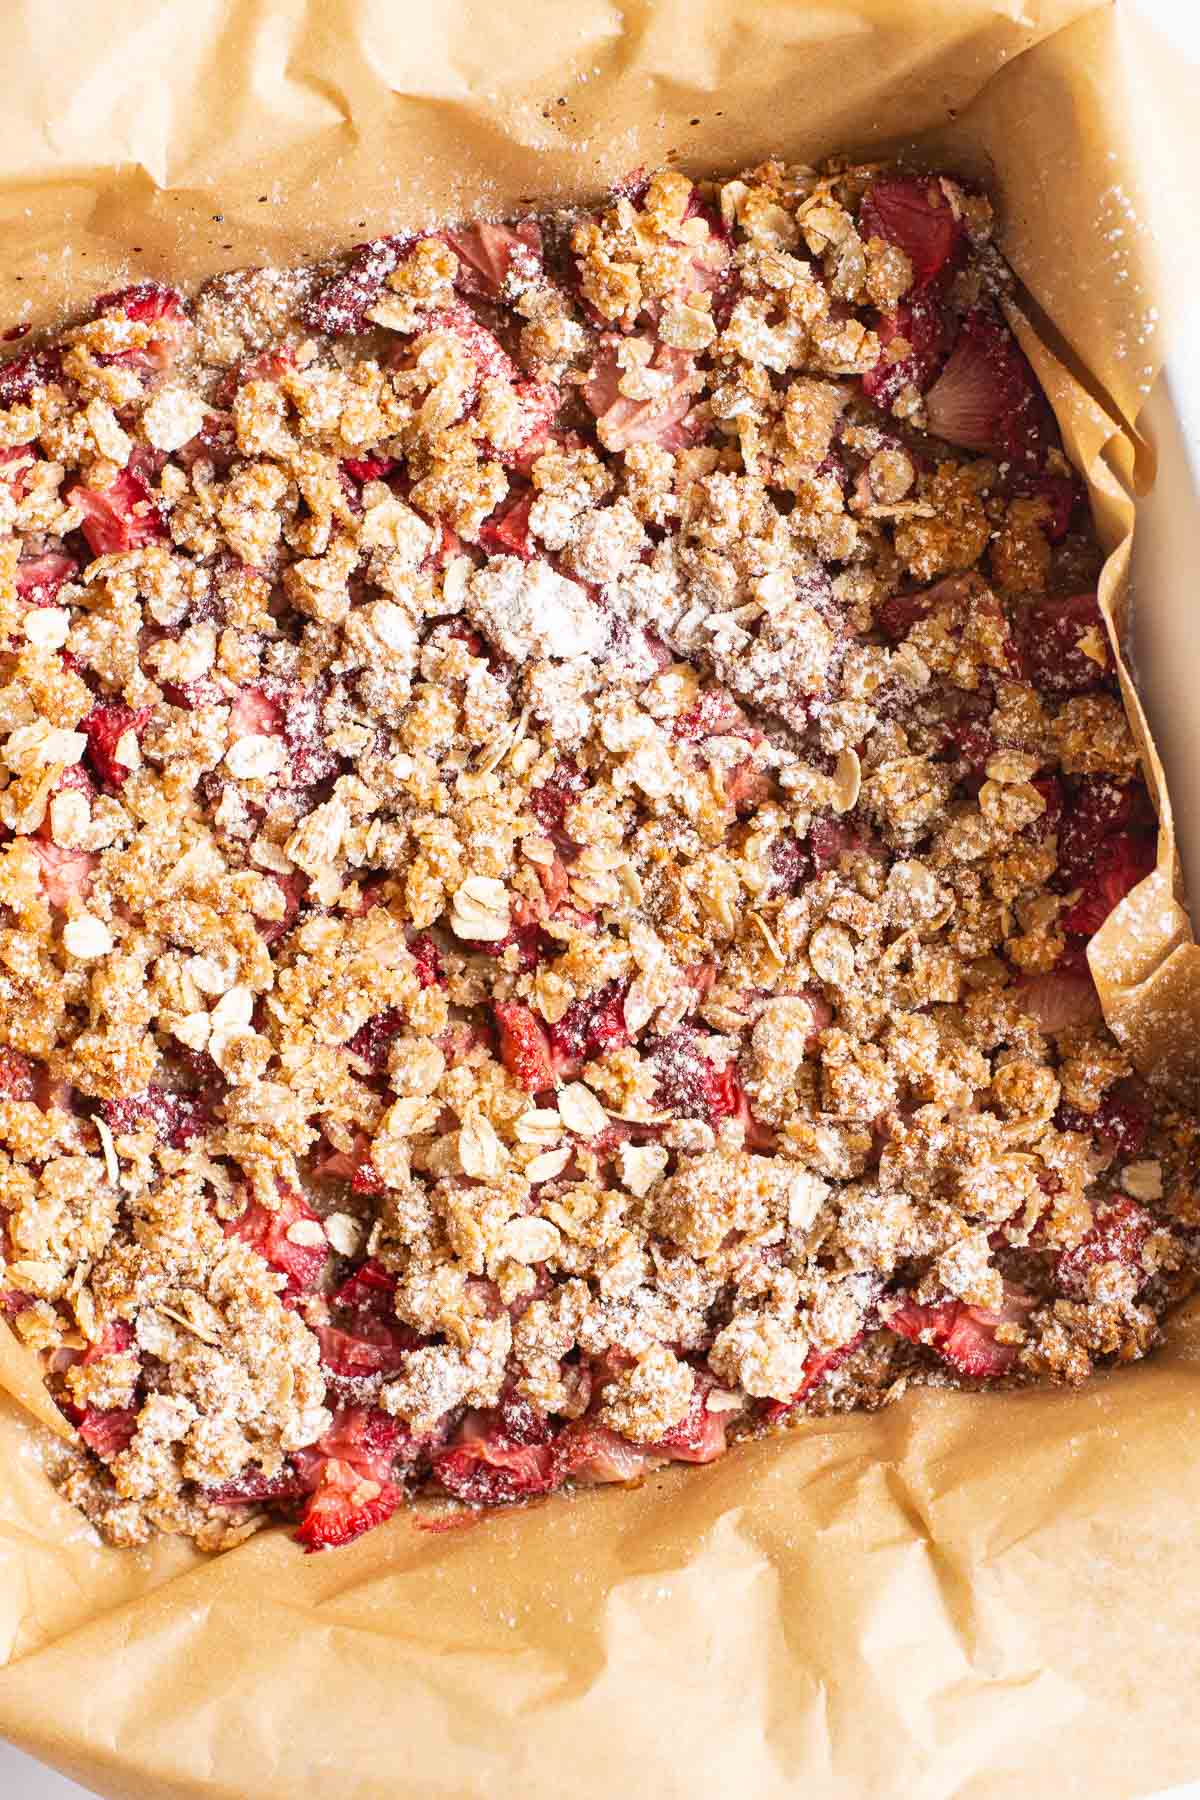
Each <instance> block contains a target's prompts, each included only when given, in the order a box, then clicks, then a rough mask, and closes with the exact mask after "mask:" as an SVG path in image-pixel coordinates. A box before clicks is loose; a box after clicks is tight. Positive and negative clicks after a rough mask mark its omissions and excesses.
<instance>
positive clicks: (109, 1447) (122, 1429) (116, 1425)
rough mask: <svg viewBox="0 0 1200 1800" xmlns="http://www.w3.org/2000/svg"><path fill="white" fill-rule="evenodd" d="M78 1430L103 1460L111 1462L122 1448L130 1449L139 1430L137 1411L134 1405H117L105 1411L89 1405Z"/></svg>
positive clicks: (77, 1426) (88, 1445)
mask: <svg viewBox="0 0 1200 1800" xmlns="http://www.w3.org/2000/svg"><path fill="white" fill-rule="evenodd" d="M76 1430H77V1431H78V1433H79V1435H80V1437H81V1438H82V1439H83V1441H84V1443H85V1444H86V1445H87V1447H88V1449H89V1450H94V1451H95V1453H96V1455H97V1456H98V1457H99V1458H100V1460H101V1462H111V1461H112V1460H113V1458H114V1456H119V1455H120V1454H121V1452H122V1450H128V1448H129V1445H130V1443H131V1442H132V1439H133V1434H134V1432H135V1431H136V1430H137V1413H136V1412H135V1411H134V1409H133V1408H132V1407H125V1406H115V1407H110V1408H109V1409H108V1410H107V1411H104V1410H102V1409H101V1408H99V1407H96V1406H89V1407H88V1408H87V1409H86V1411H85V1412H84V1413H83V1414H82V1416H81V1417H80V1419H79V1420H78V1423H77V1425H76Z"/></svg>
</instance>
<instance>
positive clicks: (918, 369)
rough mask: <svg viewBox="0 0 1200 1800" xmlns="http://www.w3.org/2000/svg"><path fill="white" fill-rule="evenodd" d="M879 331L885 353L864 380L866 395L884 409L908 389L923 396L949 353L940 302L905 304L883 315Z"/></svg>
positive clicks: (916, 301) (919, 301)
mask: <svg viewBox="0 0 1200 1800" xmlns="http://www.w3.org/2000/svg"><path fill="white" fill-rule="evenodd" d="M875 331H876V334H877V335H878V338H879V342H880V345H881V349H882V354H881V355H880V358H879V361H878V362H877V363H876V364H875V367H874V368H873V369H868V370H867V372H866V374H865V375H864V376H863V378H862V387H863V393H864V394H866V396H867V398H868V399H869V400H873V401H874V402H875V404H876V406H883V407H890V406H892V405H893V404H894V403H895V401H896V400H897V399H898V398H899V396H900V394H901V393H902V392H903V391H904V389H905V388H907V387H914V388H916V389H917V391H918V392H919V393H922V394H923V393H924V392H925V390H926V388H927V387H928V386H929V384H930V382H931V381H932V380H933V378H934V376H935V374H936V373H937V371H938V367H939V365H940V364H941V361H942V358H943V357H944V356H945V354H946V323H945V319H944V317H943V314H942V310H941V308H940V307H939V306H938V305H937V303H936V301H933V300H921V299H917V300H913V301H912V302H911V303H908V302H904V301H902V302H901V303H900V305H899V306H897V308H896V310H895V312H894V313H884V314H882V315H881V316H880V318H879V319H878V320H877V321H876V324H875Z"/></svg>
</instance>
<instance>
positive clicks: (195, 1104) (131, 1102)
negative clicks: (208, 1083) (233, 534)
mask: <svg viewBox="0 0 1200 1800" xmlns="http://www.w3.org/2000/svg"><path fill="white" fill-rule="evenodd" d="M100 1113H101V1117H102V1118H103V1120H104V1122H105V1124H106V1125H107V1126H108V1128H109V1130H110V1131H111V1132H112V1133H113V1136H114V1137H119V1136H120V1135H121V1134H122V1132H129V1131H140V1130H141V1129H142V1128H143V1126H146V1125H149V1126H151V1127H152V1128H153V1130H154V1131H155V1133H156V1134H157V1136H158V1138H159V1140H160V1141H161V1142H162V1143H164V1144H169V1145H170V1146H171V1148H172V1149H173V1150H184V1149H186V1148H187V1146H188V1144H190V1143H191V1141H192V1139H193V1138H194V1137H197V1136H199V1135H200V1133H201V1132H203V1131H204V1130H205V1129H206V1128H207V1126H208V1125H209V1123H210V1122H211V1118H212V1112H211V1109H210V1106H209V1103H208V1102H207V1101H206V1099H205V1098H204V1097H203V1096H202V1095H200V1094H179V1093H173V1092H171V1091H170V1090H169V1089H167V1088H161V1087H155V1086H150V1087H148V1088H147V1089H146V1090H145V1091H144V1092H143V1093H141V1094H131V1095H129V1096H128V1097H127V1098H125V1099H123V1100H102V1101H101V1102H100Z"/></svg>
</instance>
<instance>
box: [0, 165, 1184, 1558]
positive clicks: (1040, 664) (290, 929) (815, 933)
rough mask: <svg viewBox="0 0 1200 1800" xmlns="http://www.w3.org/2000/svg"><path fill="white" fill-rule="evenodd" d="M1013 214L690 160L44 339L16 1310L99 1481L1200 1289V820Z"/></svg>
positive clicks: (104, 1485) (136, 301)
mask: <svg viewBox="0 0 1200 1800" xmlns="http://www.w3.org/2000/svg"><path fill="white" fill-rule="evenodd" d="M990 234H991V209H990V207H989V205H988V202H987V201H986V199H985V198H983V197H982V196H981V195H980V194H978V193H973V192H970V191H967V190H966V189H964V188H963V187H962V186H960V185H959V184H957V183H956V182H954V181H952V180H949V179H946V178H939V177H936V176H932V175H929V176H923V175H922V176H917V175H912V174H905V173H899V172H897V171H895V170H888V169H880V168H863V167H852V166H849V165H847V164H844V163H842V164H833V165H830V166H828V167H827V168H826V169H824V170H823V171H821V172H816V171H813V170H811V169H806V168H795V167H784V166H782V165H780V164H777V163H766V164H764V165H763V166H762V167H760V168H758V169H756V170H754V171H753V172H752V173H750V174H748V175H747V176H745V177H744V178H743V179H741V180H737V181H727V182H725V183H714V182H705V183H700V184H693V182H692V181H690V180H688V179H687V178H685V177H684V176H683V175H681V174H678V173H675V172H671V171H667V172H663V173H659V174H657V175H655V176H654V177H653V178H652V179H651V180H649V181H643V180H636V181H631V182H630V183H629V184H627V186H626V187H625V188H624V189H623V190H622V191H620V192H619V193H618V194H617V195H616V196H615V197H614V198H613V199H612V200H611V202H610V203H609V204H608V205H607V206H605V207H604V208H603V209H602V210H600V211H598V212H595V213H580V212H578V211H576V212H573V213H570V214H567V213H565V212H563V213H558V214H554V215H551V216H547V217H545V218H543V219H541V220H540V221H537V222H535V221H533V220H526V221H523V222H520V223H517V224H514V225H511V226H499V225H490V224H475V225H471V226H468V227H465V228H462V229H439V230H436V231H431V232H429V233H428V234H426V235H424V236H420V235H414V236H398V237H392V238H384V239H380V240H377V241H375V242H372V243H369V244H366V245H362V246H360V247H358V248H357V249H355V250H354V251H352V252H351V253H350V254H349V255H348V256H346V257H344V258H342V259H338V260H331V261H329V262H328V263H325V264H321V265H318V266H314V267H308V268H302V269H283V270H279V269H275V270H263V269H256V270H249V271H244V272H241V273H239V274H235V275H229V276H222V277H220V278H218V279H216V280H214V281H212V282H210V283H209V285H208V286H207V287H206V288H204V289H203V291H202V292H200V294H199V295H198V296H197V297H196V298H195V299H194V301H191V302H187V303H185V302H184V300H183V299H182V298H181V297H180V295H178V294H177V293H175V292H173V291H172V290H170V289H168V288H165V287H160V286H157V285H155V284H154V283H150V282H143V283H140V284H139V285H137V286H135V287H131V288H127V289H125V290H123V291H122V292H120V293H112V294H106V295H104V296H102V297H101V298H100V299H99V300H98V301H97V302H96V303H95V307H94V310H93V313H92V316H91V317H90V318H88V319H87V320H86V321H85V322H84V323H82V324H78V325H75V326H73V327H71V328H69V329H66V330H64V331H63V332H62V333H61V334H60V335H59V336H58V337H57V339H56V340H54V341H53V342H52V343H50V344H49V345H48V346H46V347H43V348H37V349H33V350H25V351H24V352H21V353H17V354H14V355H13V356H12V357H10V359H9V360H8V361H6V362H5V363H4V364H3V365H0V513H2V530H3V536H2V538H0V632H2V634H3V642H4V651H3V674H2V677H0V714H2V717H0V758H2V762H3V773H2V780H3V783H4V785H3V790H2V792H0V821H2V823H0V1044H2V1045H3V1048H2V1049H0V1171H2V1173H0V1309H2V1311H3V1314H4V1316H5V1317H6V1318H7V1320H8V1321H9V1323H10V1325H11V1328H12V1330H13V1331H14V1332H15V1334H16V1336H17V1338H18V1339H19V1340H20V1342H21V1343H22V1344H24V1345H26V1346H28V1347H29V1348H30V1349H31V1350H32V1351H35V1352H37V1353H39V1354H40V1355H41V1357H42V1359H43V1362H44V1366H45V1371H46V1381H47V1383H48V1385H49V1388H50V1391H51V1393H52V1395H53V1397H54V1399H55V1401H56V1402H57V1404H58V1405H59V1407H60V1408H61V1409H62V1411H63V1413H64V1414H65V1415H66V1417H67V1418H68V1419H69V1420H70V1421H71V1422H72V1423H73V1424H74V1425H75V1427H76V1428H77V1431H76V1436H75V1439H74V1441H73V1442H71V1443H70V1444H65V1445H56V1446H55V1447H54V1448H52V1449H51V1450H50V1451H48V1452H47V1456H48V1461H49V1465H50V1468H51V1472H52V1474H53V1476H54V1479H55V1480H56V1482H57V1483H58V1485H59V1487H60V1489H61V1491H62V1492H63V1493H64V1494H65V1495H67V1496H68V1497H69V1498H70V1499H71V1500H72V1501H73V1502H75V1503H76V1504H78V1505H79V1506H80V1507H81V1508H82V1509H83V1510H84V1512H85V1513H86V1514H87V1516H88V1517H89V1519H91V1520H92V1521H93V1522H94V1523H95V1525H96V1526H97V1527H98V1528H99V1529H100V1531H101V1532H102V1533H103V1534H104V1535H105V1536H106V1537H107V1538H109V1539H110V1540H112V1541H113V1542H116V1543H119V1544H137V1543H141V1542H143V1541H144V1540H146V1539H147V1538H148V1536H149V1535H150V1534H152V1533H153V1532H154V1531H171V1532H182V1533H186V1534H187V1535H189V1536H190V1537H192V1538H194V1539H195V1541H196V1542H197V1543H198V1544H200V1545H201V1546H203V1547H205V1548H218V1547H221V1546H223V1545H228V1544H231V1543H235V1542H237V1541H238V1540H239V1539H241V1538H243V1537H245V1536H246V1535H247V1534H248V1533H250V1532H251V1531H253V1530H255V1529H256V1528H257V1527H258V1526H260V1525H261V1524H262V1523H263V1522H264V1521H265V1520H267V1519H269V1518H272V1517H281V1516H283V1517H288V1518H292V1519H296V1520H298V1521H299V1532H298V1535H299V1537H300V1539H301V1540H302V1542H303V1543H304V1544H305V1545H307V1546H308V1548H310V1549H319V1548H322V1547H325V1546H329V1545H334V1544H340V1543H345V1542H347V1541H348V1540H350V1539H351V1538H353V1537H355V1536H357V1535H358V1534H359V1533H360V1532H362V1531H364V1530H365V1529H367V1528H368V1527H369V1526H371V1525H374V1524H376V1523H378V1522H379V1521H380V1520H382V1519H384V1518H386V1517H388V1515H389V1514H391V1513H393V1512H394V1511H395V1510H396V1508H397V1507H398V1506H399V1505H401V1504H402V1502H403V1501H404V1500H405V1499H406V1498H407V1497H409V1496H413V1495H416V1494H428V1495H435V1494H436V1495H441V1496H442V1497H443V1501H444V1502H445V1501H448V1499H449V1497H453V1499H454V1500H455V1501H457V1502H459V1503H466V1505H467V1506H468V1507H470V1508H478V1507H483V1506H487V1505H490V1504H495V1503H500V1502H509V1501H515V1500H519V1499H522V1498H525V1497H527V1496H532V1495H538V1494H544V1493H547V1492H548V1491H550V1490H552V1489H555V1488H559V1487H561V1486H562V1485H563V1484H577V1483H588V1482H605V1481H627V1480H630V1479H632V1478H635V1477H637V1476H639V1475H642V1474H644V1473H645V1472H646V1471H648V1470H652V1469H654V1468H656V1467H659V1466H661V1465H662V1464H664V1463H666V1462H669V1461H683V1462H692V1463H701V1462H707V1461H709V1460H711V1459H712V1458H714V1457H716V1456H718V1455H720V1454H721V1452H722V1451H723V1450H724V1449H725V1447H726V1444H727V1443H728V1442H729V1441H731V1440H732V1439H734V1438H736V1437H738V1436H741V1435H745V1434H747V1433H755V1432H759V1431H761V1430H763V1429H765V1428H766V1427H768V1426H769V1425H771V1424H773V1423H775V1422H778V1421H781V1420H785V1419H790V1418H793V1417H796V1416H800V1415H803V1414H806V1413H813V1412H829V1411H835V1410H843V1409H847V1408H851V1407H856V1406H865V1407H876V1406H880V1405H882V1404H883V1403H884V1402H886V1401H887V1400H888V1399H890V1398H892V1397H894V1396H895V1395H897V1394H898V1393H900V1392H901V1391H902V1389H903V1388H904V1387H905V1385H906V1384H907V1383H910V1382H922V1383H927V1384H936V1385H943V1386H947V1385H948V1386H966V1387H978V1386H983V1385H987V1384H995V1383H999V1384H1002V1385H1005V1386H1011V1385H1013V1384H1019V1383H1023V1382H1030V1381H1034V1380H1039V1379H1049V1380H1053V1381H1059V1382H1078V1381H1081V1380H1083V1379H1084V1378H1085V1377H1086V1376H1087V1375H1088V1374H1089V1372H1090V1371H1091V1370H1092V1368H1093V1367H1094V1366H1095V1365H1096V1364H1098V1363H1111V1362H1114V1361H1117V1362H1119V1361H1124V1360H1128V1359H1130V1358H1134V1357H1138V1356H1141V1355H1142V1354H1143V1353H1144V1352H1146V1351H1147V1350H1148V1349H1150V1348H1151V1347H1152V1346H1153V1345H1154V1344H1155V1342H1156V1341H1157V1340H1158V1337H1159V1333H1160V1319H1161V1316H1162V1314H1163V1313H1164V1312H1165V1311H1166V1310H1167V1308H1168V1307H1169V1306H1170V1305H1172V1304H1173V1303H1174V1302H1175V1301H1177V1300H1178V1299H1179V1298H1180V1297H1181V1296H1182V1295H1183V1294H1185V1293H1186V1292H1187V1291H1188V1290H1189V1289H1190V1288H1191V1287H1192V1286H1193V1284H1194V1281H1195V1267H1196V1262H1197V1244H1198V1242H1200V1238H1198V1235H1197V1226H1198V1225H1200V1210H1198V1209H1197V1204H1196V1201H1195V1199H1194V1196H1193V1185H1192V1171H1193V1168H1194V1163H1195V1150H1196V1129H1195V1125H1194V1123H1193V1121H1192V1120H1191V1118H1190V1117H1188V1116H1187V1115H1186V1114H1184V1113H1182V1112H1180V1111H1178V1110H1176V1109H1174V1108H1173V1107H1172V1105H1171V1103H1170V1101H1169V1100H1168V1099H1167V1098H1166V1097H1165V1096H1161V1095H1154V1094H1152V1092H1151V1090H1150V1088H1149V1087H1148V1085H1147V1084H1146V1082H1145V1081H1143V1080H1142V1079H1141V1078H1139V1076H1138V1075H1137V1074H1136V1073H1135V1071H1134V1069H1133V1067H1132V1065H1131V1063H1130V1060H1129V1058H1128V1057H1127V1055H1126V1054H1125V1052H1124V1051H1123V1050H1122V1047H1121V1045H1120V1044H1119V1043H1118V1042H1117V1041H1116V1040H1115V1039H1114V1037H1113V1036H1112V1035H1111V1034H1110V1032H1109V1031H1108V1030H1107V1029H1106V1027H1105V1025H1104V1022H1103V1019H1102V1017H1101V1014H1100V1007H1099V1002H1098V999H1097V994H1096V990H1095V988H1094V986H1093V983H1092V979H1091V976H1090V974H1089V968H1088V961H1087V945H1088V940H1089V938H1090V937H1091V936H1092V934H1093V933H1094V932H1096V931H1097V929H1098V928H1099V927H1100V926H1101V925H1102V924H1103V923H1104V921H1105V919H1106V917H1107V916H1108V914H1109V913H1110V912H1111V911H1112V909H1113V908H1114V906H1116V905H1117V904H1118V903H1119V902H1120V901H1121V900H1122V898H1123V896H1124V895H1125V894H1126V893H1127V892H1128V890H1129V889H1130V888H1131V887H1132V886H1134V884H1135V883H1137V882H1138V881H1139V880H1140V879H1141V877H1142V876H1143V875H1145V874H1146V873H1147V872H1148V871H1149V870H1150V868H1151V867H1152V866H1153V863H1154V858H1155V820H1154V815H1153V812H1152V810H1151V807H1150V804H1149V800H1148V796H1147V793H1146V790H1145V787H1144V785H1143V783H1142V780H1141V778H1140V775H1139V771H1138V758H1137V753H1136V750H1135V747H1134V743H1133V741H1132V739H1131V736H1130V733H1129V730H1128V728H1127V725H1126V720H1125V715H1124V712H1123V709H1122V705H1121V701H1120V698H1119V693H1118V687H1117V681H1116V674H1115V669H1114V664H1113V660H1112V654H1111V651H1110V647H1109V641H1108V636H1107V632H1106V628H1105V625H1104V623H1103V621H1102V619H1101V616H1100V613H1099V611H1098V608H1097V602H1096V580H1097V575H1098V571H1099V568H1100V564H1101V555H1100V552H1099V550H1098V548H1097V545H1096V541H1095V538H1094V536H1093V534H1092V531H1091V526H1090V520H1089V516H1088V509H1087V505H1086V500H1085V495H1084V491H1083V488H1082V486H1081V483H1080V481H1079V479H1078V478H1077V476H1076V475H1075V474H1074V472H1073V471H1072V469H1071V467H1070V466H1069V464H1068V463H1067V461H1066V459H1065V457H1064V456H1063V454H1062V451H1061V449H1060V447H1059V443H1058V439H1057V435H1056V432H1055V427H1054V423H1053V420H1052V417H1051V414H1050V412H1049V409H1048V407H1047V404H1046V402H1045V400H1044V398H1043V396H1042V394H1041V392H1040V390H1039V388H1038V386H1037V384H1036V382H1035V380H1034V377H1033V374H1032V372H1031V369H1030V366H1029V364H1028V363H1027V361H1026V359H1025V357H1024V355H1023V354H1022V352H1021V350H1020V349H1019V347H1018V345H1017V342H1016V340H1015V338H1014V337H1013V335H1012V333H1011V331H1010V329H1009V325H1008V323H1007V321H1006V314H1005V299H1006V293H1007V291H1008V289H1009V288H1010V287H1011V276H1010V275H1009V273H1008V271H1007V269H1006V268H1005V265H1004V263H1003V261H1002V260H1001V258H1000V256H999V255H998V253H997V251H996V250H995V249H994V248H993V246H992V244H991V241H990Z"/></svg>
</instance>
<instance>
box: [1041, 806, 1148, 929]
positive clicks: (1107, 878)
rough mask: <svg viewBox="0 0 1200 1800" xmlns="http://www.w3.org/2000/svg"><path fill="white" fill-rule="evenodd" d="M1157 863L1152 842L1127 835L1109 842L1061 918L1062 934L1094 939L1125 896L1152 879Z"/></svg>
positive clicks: (1061, 914) (1106, 842) (1099, 853)
mask: <svg viewBox="0 0 1200 1800" xmlns="http://www.w3.org/2000/svg"><path fill="white" fill-rule="evenodd" d="M1154 862H1155V851H1154V843H1153V840H1152V839H1150V838H1147V837H1135V836H1134V835H1133V834H1132V833H1131V832H1128V831H1122V832H1118V833H1117V834H1116V835H1115V836H1114V837H1110V838H1107V839H1106V840H1105V842H1104V843H1103V844H1102V845H1101V847H1100V849H1099V851H1098V852H1097V855H1096V860H1095V862H1094V864H1093V866H1092V870H1091V873H1090V874H1089V875H1087V876H1085V877H1084V880H1083V884H1082V891H1081V892H1080V895H1079V898H1078V900H1076V902H1075V904H1074V905H1073V906H1069V907H1068V908H1067V910H1066V911H1065V912H1063V913H1060V915H1059V923H1060V924H1061V925H1062V927H1063V930H1064V931H1069V932H1071V933H1072V934H1073V935H1074V936H1077V937H1091V936H1092V934H1093V933H1094V932H1097V931H1099V929H1100V927H1101V926H1102V925H1103V923H1104V921H1105V920H1106V919H1107V917H1108V915H1109V913H1110V912H1112V910H1113V908H1114V907H1115V906H1119V905H1120V903H1121V901H1122V900H1123V899H1124V898H1125V896H1126V894H1128V893H1129V892H1130V891H1131V890H1132V889H1133V888H1135V887H1136V886H1137V884H1138V882H1139V881H1143V880H1144V879H1145V877H1146V876H1147V875H1149V873H1150V871H1151V870H1152V869H1153V867H1154Z"/></svg>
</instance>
